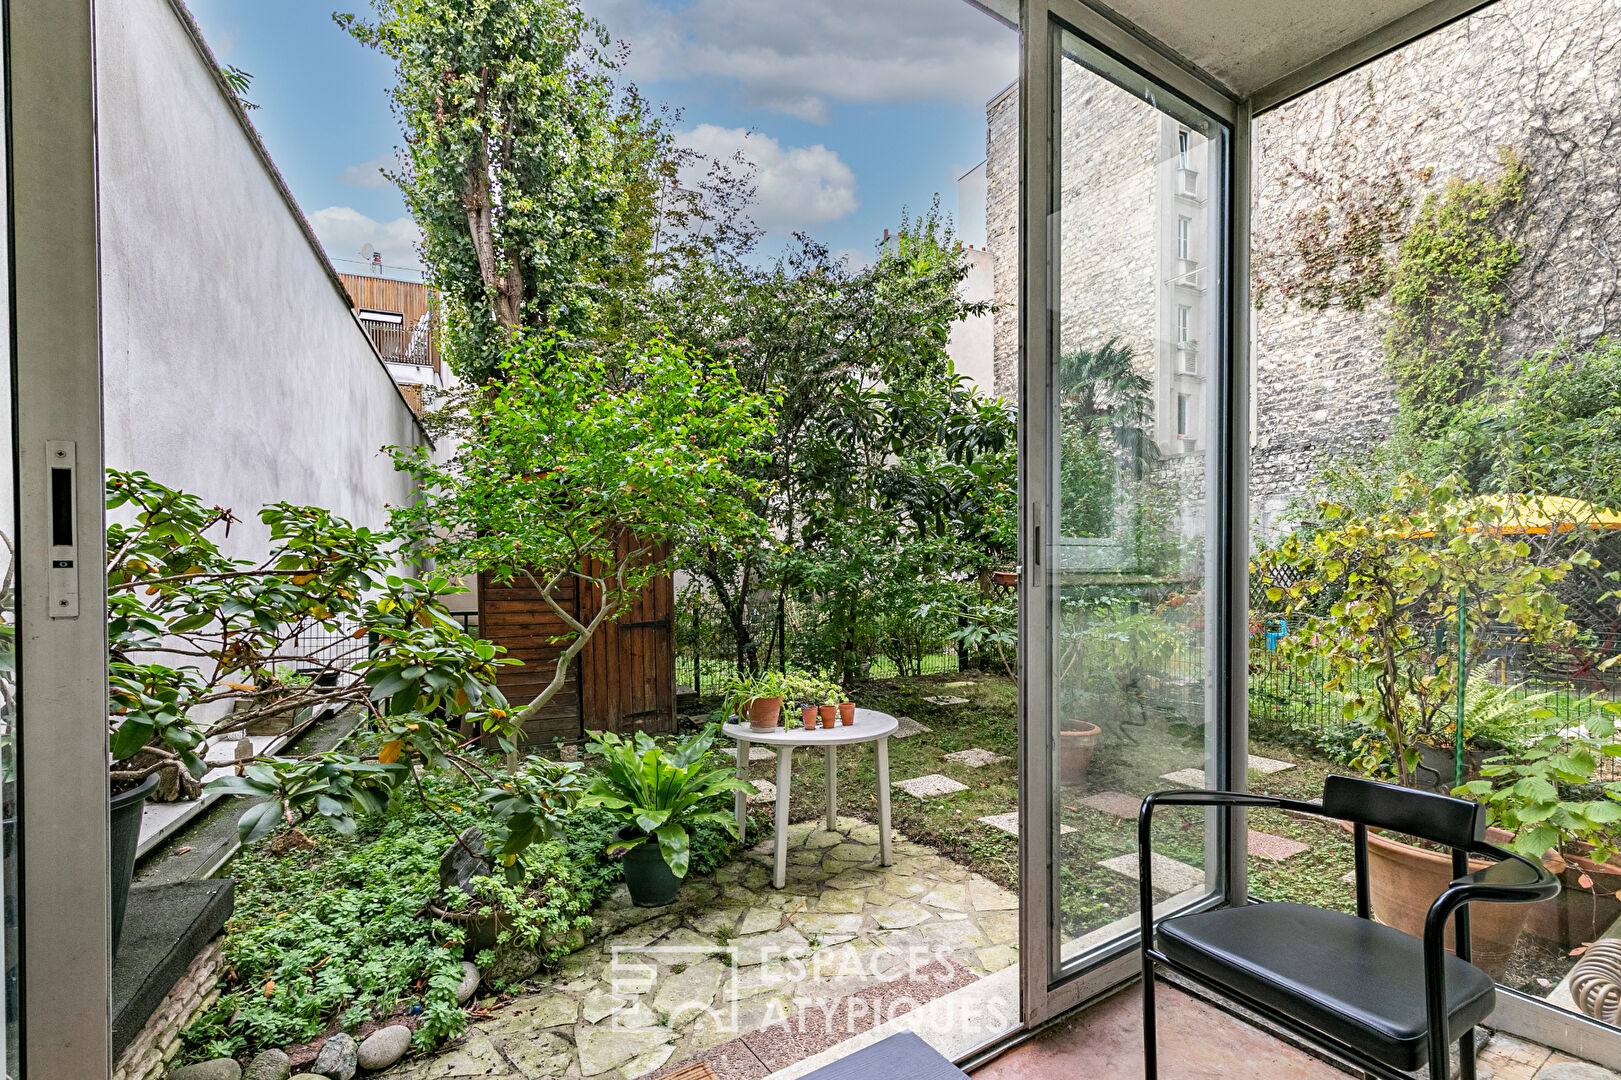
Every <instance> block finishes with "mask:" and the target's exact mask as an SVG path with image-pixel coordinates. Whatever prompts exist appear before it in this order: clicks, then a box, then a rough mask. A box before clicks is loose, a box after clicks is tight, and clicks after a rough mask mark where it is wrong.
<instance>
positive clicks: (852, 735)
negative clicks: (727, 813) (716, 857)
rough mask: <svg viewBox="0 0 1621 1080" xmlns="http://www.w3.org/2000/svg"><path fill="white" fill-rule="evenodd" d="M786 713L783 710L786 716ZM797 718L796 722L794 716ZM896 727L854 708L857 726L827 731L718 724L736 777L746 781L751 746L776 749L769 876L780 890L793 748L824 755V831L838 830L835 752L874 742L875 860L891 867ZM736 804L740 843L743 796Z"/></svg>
mask: <svg viewBox="0 0 1621 1080" xmlns="http://www.w3.org/2000/svg"><path fill="white" fill-rule="evenodd" d="M786 715H787V714H786V712H785V713H784V717H785V718H786ZM795 719H796V720H797V716H796V717H795ZM898 726H899V721H897V720H896V719H895V718H894V717H893V716H890V715H889V714H888V713H881V712H876V711H874V710H872V709H857V710H856V718H855V723H853V724H842V723H841V724H837V725H835V726H834V727H830V728H824V727H818V728H804V727H791V728H789V727H780V726H779V727H774V728H759V729H756V728H753V727H750V726H749V725H748V724H724V725H722V726H721V731H722V732H723V733H724V734H726V735H727V736H728V737H729V738H732V739H735V740H737V775H738V778H739V779H741V780H745V781H746V780H747V779H748V768H749V746H750V745H751V744H753V743H759V744H760V745H761V746H774V747H776V748H777V852H776V860H775V865H774V872H773V875H772V883H773V884H774V885H775V886H776V887H777V888H779V889H780V888H782V887H783V886H784V885H786V884H787V883H788V791H789V786H790V785H791V784H792V783H793V754H794V748H795V747H799V746H803V747H807V748H811V747H818V746H820V747H822V749H823V751H824V752H825V753H826V755H827V827H828V829H829V830H832V829H835V828H837V827H838V770H837V748H838V747H840V746H853V745H855V744H857V743H867V742H876V743H877V744H878V861H879V863H880V864H882V865H884V866H888V865H889V864H890V856H889V737H890V736H891V735H893V734H895V728H896V727H898ZM736 805H737V834H738V837H739V839H741V838H742V837H743V834H744V829H745V828H746V827H747V825H748V813H749V798H748V793H747V792H744V791H739V792H738V793H737V795H736Z"/></svg>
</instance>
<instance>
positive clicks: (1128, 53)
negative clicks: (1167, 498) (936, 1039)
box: [1019, 0, 1251, 1027]
mask: <svg viewBox="0 0 1621 1080" xmlns="http://www.w3.org/2000/svg"><path fill="white" fill-rule="evenodd" d="M1055 23H1062V24H1063V25H1064V27H1065V28H1066V29H1068V30H1070V31H1071V32H1073V33H1075V34H1076V35H1077V36H1079V37H1080V38H1082V39H1083V40H1086V41H1087V42H1088V43H1089V44H1091V45H1092V46H1093V47H1095V48H1097V49H1098V50H1099V51H1101V52H1103V53H1106V54H1109V55H1110V56H1111V57H1113V58H1114V59H1115V60H1116V61H1118V62H1120V63H1122V64H1123V65H1125V66H1126V67H1127V68H1131V69H1135V71H1136V72H1137V73H1138V74H1139V75H1141V76H1143V77H1145V78H1146V79H1147V80H1148V81H1150V82H1152V83H1156V84H1158V85H1160V86H1162V87H1164V88H1165V89H1166V90H1169V91H1171V92H1172V93H1174V94H1176V95H1178V96H1179V97H1182V98H1183V99H1185V100H1187V101H1189V102H1190V103H1192V104H1194V105H1196V106H1198V107H1200V108H1202V109H1203V110H1205V111H1206V112H1209V113H1211V114H1212V115H1214V116H1215V117H1216V118H1218V119H1220V120H1221V121H1222V122H1223V123H1224V124H1226V125H1227V127H1228V129H1229V131H1230V142H1229V151H1228V162H1229V168H1228V172H1229V177H1228V182H1227V183H1226V184H1225V185H1224V195H1223V199H1222V202H1223V203H1224V205H1223V207H1222V213H1223V217H1224V222H1223V223H1224V227H1225V231H1226V236H1227V243H1226V252H1225V257H1226V260H1227V265H1226V266H1225V267H1224V271H1225V272H1224V275H1223V278H1224V289H1225V295H1224V296H1223V298H1222V300H1223V302H1224V304H1225V307H1226V313H1227V314H1226V319H1225V324H1226V333H1225V339H1226V340H1225V342H1224V345H1225V357H1226V359H1227V362H1224V363H1223V364H1222V365H1220V372H1219V377H1218V378H1216V379H1213V380H1212V381H1213V383H1214V384H1215V385H1216V389H1217V393H1216V395H1215V397H1216V412H1217V420H1218V423H1217V437H1216V438H1215V439H1213V440H1211V443H1210V446H1211V450H1212V451H1214V452H1216V453H1217V455H1218V457H1217V461H1216V467H1215V470H1214V472H1213V474H1212V475H1211V477H1210V481H1209V483H1208V484H1207V491H1206V498H1207V516H1206V521H1207V522H1209V523H1211V526H1212V528H1211V535H1210V537H1209V541H1210V542H1209V543H1208V544H1207V551H1209V552H1210V553H1211V555H1210V558H1211V559H1212V562H1211V564H1210V565H1211V568H1212V574H1211V583H1210V601H1209V602H1210V611H1211V612H1212V616H1213V618H1212V624H1213V625H1214V626H1216V628H1217V629H1216V633H1215V642H1214V647H1213V648H1211V649H1208V650H1207V659H1206V686H1207V690H1206V693H1207V700H1209V701H1210V702H1211V704H1210V705H1209V706H1207V708H1208V709H1209V710H1210V712H1211V720H1212V725H1213V726H1212V728H1209V729H1207V730H1214V731H1215V732H1216V739H1217V744H1216V745H1217V747H1218V748H1219V753H1220V758H1219V760H1218V761H1217V783H1218V784H1220V785H1221V786H1223V787H1227V788H1229V789H1231V788H1240V789H1241V788H1242V785H1243V784H1244V783H1245V772H1246V769H1245V764H1246V754H1247V751H1248V723H1247V708H1248V687H1247V682H1246V671H1247V667H1246V663H1247V655H1246V641H1245V635H1244V629H1245V627H1246V626H1247V625H1248V623H1247V619H1248V611H1247V609H1248V594H1249V592H1248V567H1249V555H1248V553H1249V512H1248V507H1249V477H1248V452H1249V423H1250V419H1249V375H1250V373H1249V364H1248V362H1247V358H1248V357H1249V312H1250V304H1249V251H1248V238H1249V199H1250V187H1251V185H1250V169H1251V153H1250V118H1251V117H1250V111H1249V109H1248V107H1247V105H1246V104H1245V103H1243V102H1241V101H1238V100H1236V99H1235V98H1233V97H1232V96H1231V95H1230V94H1229V93H1228V92H1227V91H1226V90H1224V89H1223V88H1222V87H1220V86H1219V85H1218V84H1217V83H1216V82H1215V81H1214V80H1212V79H1210V78H1208V77H1207V76H1205V75H1204V74H1203V73H1201V72H1198V71H1196V70H1193V69H1192V68H1190V67H1188V66H1187V65H1185V64H1183V63H1182V62H1181V61H1179V60H1178V59H1177V58H1176V57H1174V56H1172V55H1171V54H1169V53H1168V52H1166V51H1164V50H1162V49H1159V48H1157V47H1156V46H1155V45H1154V44H1153V43H1152V42H1150V41H1148V40H1146V39H1145V38H1143V37H1141V36H1139V35H1137V34H1136V33H1134V32H1132V31H1131V30H1130V29H1128V28H1126V27H1124V26H1122V25H1120V24H1119V23H1117V22H1115V21H1114V20H1113V19H1112V18H1110V17H1108V16H1106V15H1104V14H1102V13H1100V12H1098V11H1096V10H1094V9H1093V8H1091V7H1088V6H1086V5H1085V4H1083V3H1081V2H1080V0H1024V2H1023V4H1022V7H1021V13H1020V40H1021V44H1020V51H1021V61H1020V64H1021V67H1020V94H1019V124H1020V128H1019V143H1020V163H1019V178H1020V206H1019V238H1020V239H1019V244H1020V266H1019V269H1020V285H1019V311H1020V317H1019V451H1020V453H1019V457H1020V471H1019V562H1020V570H1021V573H1020V575H1019V582H1020V584H1019V637H1020V641H1021V642H1024V643H1026V644H1025V647H1024V648H1021V649H1020V650H1019V653H1020V668H1019V723H1020V740H1019V746H1020V750H1019V791H1020V802H1019V865H1020V897H1019V921H1020V947H1019V969H1020V1004H1021V1017H1022V1019H1023V1021H1024V1024H1025V1025H1026V1027H1032V1026H1034V1025H1037V1024H1040V1023H1042V1022H1043V1021H1045V1020H1047V1019H1050V1018H1051V1017H1053V1016H1056V1015H1058V1014H1059V1013H1062V1012H1064V1011H1066V1010H1068V1009H1070V1008H1073V1007H1075V1006H1076V1005H1079V1004H1081V1003H1082V1002H1084V1001H1086V1000H1088V999H1091V998H1093V997H1096V996H1098V995H1100V994H1103V993H1106V992H1107V991H1109V990H1111V989H1113V988H1114V987H1116V986H1118V985H1119V984H1121V983H1123V982H1128V981H1130V980H1131V979H1133V978H1135V977H1137V975H1138V974H1139V973H1140V963H1139V960H1138V958H1137V954H1136V952H1135V947H1134V939H1131V938H1127V939H1123V941H1122V942H1121V943H1120V944H1118V945H1116V946H1115V947H1114V948H1113V949H1105V950H1103V951H1102V952H1101V953H1100V954H1099V955H1098V956H1096V957H1094V958H1093V960H1092V961H1091V962H1090V963H1085V964H1083V966H1081V967H1080V968H1079V970H1077V971H1074V972H1073V973H1066V974H1065V975H1064V976H1063V977H1062V978H1060V979H1059V980H1057V981H1052V980H1051V979H1050V978H1049V972H1050V971H1051V970H1052V966H1051V961H1052V951H1051V948H1052V947H1051V933H1050V929H1049V928H1050V927H1051V925H1052V919H1053V917H1054V914H1055V913H1054V912H1053V910H1052V901H1051V889H1050V882H1051V880H1052V877H1053V875H1055V874H1056V873H1057V870H1058V867H1057V860H1056V858H1055V854H1054V852H1053V850H1052V837H1051V835H1050V830H1049V828H1048V823H1049V822H1050V821H1051V812H1052V784H1051V761H1052V754H1053V748H1052V747H1051V745H1050V740H1049V737H1048V729H1049V725H1048V723H1047V722H1046V720H1047V717H1049V716H1050V715H1051V703H1050V701H1049V700H1048V694H1049V690H1050V683H1049V674H1050V672H1049V665H1048V655H1047V648H1048V646H1047V642H1048V634H1049V632H1050V630H1051V627H1050V624H1049V619H1048V600H1047V585H1046V582H1045V580H1044V579H1043V577H1042V572H1041V565H1042V562H1041V560H1042V545H1043V543H1044V539H1043V533H1044V532H1046V531H1047V530H1049V529H1050V528H1051V527H1052V524H1053V522H1052V507H1051V506H1050V505H1048V503H1047V501H1046V497H1045V493H1046V491H1047V484H1048V482H1049V477H1050V476H1052V475H1053V474H1054V472H1055V466H1056V445H1055V443H1054V441H1053V436H1054V434H1055V433H1054V432H1052V431H1051V430H1050V424H1049V418H1050V415H1051V414H1050V408H1051V404H1052V401H1053V396H1054V388H1053V386H1052V384H1051V381H1050V367H1051V365H1050V363H1049V359H1048V357H1049V347H1050V344H1049V343H1050V337H1051V333H1052V330H1053V327H1052V320H1051V319H1050V318H1049V303H1048V301H1049V289H1050V288H1052V287H1054V286H1055V285H1056V281H1055V280H1054V277H1053V275H1052V273H1051V267H1050V266H1049V263H1048V258H1049V250H1050V246H1051V245H1050V244H1049V237H1048V234H1047V228H1048V225H1047V222H1048V214H1047V207H1048V205H1049V200H1050V197H1051V184H1052V170H1053V166H1054V161H1055V157H1056V153H1057V149H1056V147H1055V146H1054V145H1053V141H1052V116H1051V112H1050V109H1051V103H1052V100H1053V87H1054V80H1055V77H1056V72H1055V57H1054V55H1053V50H1052V48H1051V37H1050V30H1051V27H1052V26H1053V25H1054V24H1055ZM1212 197H1214V196H1212ZM1234 357H1241V358H1245V362H1244V363H1233V362H1231V360H1232V358H1234ZM1207 452H1210V451H1207ZM1047 535H1048V536H1050V535H1051V534H1050V533H1047ZM1235 608H1236V609H1238V610H1237V614H1236V619H1235V614H1234V611H1235ZM1033 717H1034V718H1039V722H1035V721H1033V719H1032V718H1033ZM1038 735H1039V736H1041V737H1040V738H1036V737H1033V736H1038ZM1212 836H1213V838H1214V841H1215V842H1214V847H1213V852H1212V853H1213V854H1215V855H1216V856H1217V858H1218V859H1219V862H1220V866H1221V868H1222V869H1221V874H1220V878H1219V880H1220V888H1219V889H1218V890H1217V895H1216V897H1215V898H1214V900H1213V901H1212V902H1215V903H1220V902H1242V901H1243V900H1244V899H1245V898H1246V890H1245V886H1244V875H1243V868H1244V863H1245V854H1246V853H1245V828H1244V821H1243V818H1242V816H1238V817H1235V818H1234V819H1233V821H1232V826H1231V828H1227V827H1218V828H1216V829H1215V830H1213V832H1212Z"/></svg>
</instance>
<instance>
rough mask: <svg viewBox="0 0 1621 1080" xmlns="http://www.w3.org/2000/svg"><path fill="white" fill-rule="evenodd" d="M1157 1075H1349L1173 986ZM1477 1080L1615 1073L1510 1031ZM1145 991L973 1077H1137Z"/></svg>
mask: <svg viewBox="0 0 1621 1080" xmlns="http://www.w3.org/2000/svg"><path fill="white" fill-rule="evenodd" d="M1157 998H1158V1005H1159V1008H1158V1015H1159V1075H1160V1077H1161V1080H1251V1078H1259V1077H1264V1078H1265V1080H1345V1077H1346V1075H1347V1074H1346V1073H1344V1072H1341V1071H1340V1070H1339V1069H1337V1068H1335V1067H1333V1066H1331V1065H1329V1064H1328V1063H1326V1062H1324V1061H1321V1060H1319V1059H1317V1058H1314V1057H1312V1056H1311V1055H1309V1054H1307V1053H1305V1052H1304V1051H1302V1050H1299V1049H1297V1048H1296V1047H1294V1046H1291V1045H1290V1044H1288V1043H1285V1042H1283V1041H1282V1040H1280V1039H1277V1038H1275V1037H1273V1036H1271V1035H1268V1034H1267V1033H1266V1032H1264V1031H1262V1030H1260V1029H1259V1028H1256V1027H1252V1026H1251V1025H1249V1024H1248V1023H1245V1022H1244V1021H1243V1020H1240V1019H1239V1018H1238V1017H1236V1016H1233V1015H1232V1014H1230V1013H1227V1012H1223V1011H1222V1010H1220V1009H1218V1008H1216V1007H1215V1006H1213V1005H1211V1004H1209V1003H1208V1002H1205V1001H1203V1000H1201V999H1199V998H1196V997H1193V996H1192V995H1190V994H1187V993H1184V992H1182V991H1181V990H1178V989H1176V988H1175V987H1171V986H1167V985H1164V984H1161V986H1160V988H1159V991H1158V995H1157ZM1483 1041H1484V1045H1483V1046H1482V1048H1481V1051H1480V1054H1479V1063H1480V1064H1479V1067H1478V1075H1479V1080H1621V1078H1618V1077H1617V1076H1616V1074H1615V1073H1613V1072H1611V1071H1610V1070H1608V1069H1604V1068H1601V1067H1599V1066H1597V1065H1593V1064H1590V1063H1587V1062H1581V1061H1578V1060H1576V1059H1575V1058H1571V1057H1567V1056H1565V1055H1564V1054H1558V1053H1555V1052H1553V1051H1551V1050H1549V1049H1548V1048H1547V1047H1544V1046H1537V1045H1535V1044H1533V1043H1527V1042H1524V1041H1521V1040H1519V1039H1513V1038H1510V1037H1508V1036H1506V1035H1495V1034H1494V1035H1492V1036H1491V1037H1490V1038H1489V1039H1486V1040H1483ZM1142 1075H1143V1041H1142V995H1141V993H1140V992H1139V991H1138V989H1137V988H1135V987H1132V988H1129V989H1127V990H1124V991H1122V992H1120V993H1118V994H1115V995H1113V996H1112V997H1110V998H1108V999H1107V1000H1105V1001H1102V1002H1100V1003H1099V1004H1097V1005H1094V1006H1092V1007H1091V1008H1089V1009H1085V1010H1082V1011H1080V1012H1077V1013H1075V1014H1074V1015H1073V1016H1071V1017H1069V1018H1067V1019H1064V1020H1061V1021H1060V1022H1059V1023H1058V1024H1056V1025H1055V1026H1054V1027H1052V1028H1049V1029H1048V1030H1047V1031H1045V1032H1043V1033H1042V1034H1041V1035H1039V1036H1038V1037H1036V1038H1035V1039H1033V1040H1032V1041H1030V1042H1027V1043H1025V1044H1024V1045H1022V1046H1018V1047H1015V1048H1014V1049H1012V1050H1010V1051H1008V1052H1007V1053H1006V1054H1004V1055H1002V1056H1001V1057H999V1058H997V1059H996V1060H995V1061H992V1062H991V1063H990V1064H988V1065H985V1066H983V1067H982V1068H980V1069H978V1070H976V1071H975V1072H974V1080H1093V1078H1097V1080H1104V1078H1107V1080H1141V1078H1142Z"/></svg>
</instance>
